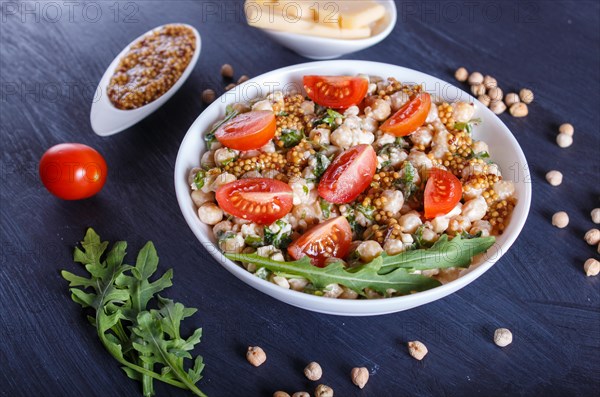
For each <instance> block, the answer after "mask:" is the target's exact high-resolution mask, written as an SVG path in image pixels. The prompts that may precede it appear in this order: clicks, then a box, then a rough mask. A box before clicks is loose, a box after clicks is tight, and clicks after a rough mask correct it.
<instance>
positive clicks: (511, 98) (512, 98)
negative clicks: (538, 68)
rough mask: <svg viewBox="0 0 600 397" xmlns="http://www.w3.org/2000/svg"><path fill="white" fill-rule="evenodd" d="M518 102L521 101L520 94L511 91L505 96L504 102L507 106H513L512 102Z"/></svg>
mask: <svg viewBox="0 0 600 397" xmlns="http://www.w3.org/2000/svg"><path fill="white" fill-rule="evenodd" d="M517 102H521V100H520V99H519V94H515V93H514V92H509V93H508V94H506V96H505V97H504V103H505V104H506V106H511V105H512V104H514V103H517Z"/></svg>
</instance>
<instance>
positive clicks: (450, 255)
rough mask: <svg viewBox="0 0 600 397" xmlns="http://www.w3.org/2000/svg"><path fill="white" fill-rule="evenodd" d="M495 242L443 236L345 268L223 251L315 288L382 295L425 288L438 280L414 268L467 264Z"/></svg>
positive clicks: (487, 239) (302, 260) (437, 283)
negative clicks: (429, 244) (336, 286)
mask: <svg viewBox="0 0 600 397" xmlns="http://www.w3.org/2000/svg"><path fill="white" fill-rule="evenodd" d="M495 241H496V239H495V238H494V237H478V238H473V239H462V238H461V236H456V237H454V238H453V239H452V240H448V236H447V235H442V236H441V237H440V238H439V240H438V241H436V243H435V244H434V245H433V246H432V247H431V248H429V249H417V250H412V251H405V252H402V253H400V254H397V255H387V254H385V253H383V254H382V255H381V256H379V257H377V258H375V259H374V260H373V261H371V262H369V263H367V264H364V265H360V266H358V267H354V268H350V269H346V268H344V265H343V264H342V262H340V261H338V262H333V263H331V264H330V265H328V266H326V267H324V268H318V267H315V266H313V265H311V262H310V258H308V257H304V258H302V259H300V260H297V261H293V262H278V261H273V260H270V259H268V258H264V257H261V256H258V255H256V254H225V256H226V257H227V258H229V259H231V260H236V261H242V262H249V263H254V264H255V265H257V266H261V267H263V268H265V269H267V270H270V271H272V272H273V273H275V274H278V275H282V276H284V277H292V276H293V277H303V278H306V279H307V280H309V281H310V282H311V283H312V284H313V285H314V286H315V288H316V289H323V288H325V287H326V286H327V285H329V284H333V283H337V284H341V285H343V286H345V287H348V288H350V289H352V290H354V291H356V292H357V293H359V294H362V295H364V289H365V288H371V289H373V290H375V291H377V292H379V293H382V294H385V293H386V291H387V290H388V289H390V288H391V289H394V290H396V291H397V292H398V293H400V294H409V293H411V292H413V291H424V290H426V289H430V288H434V287H436V286H438V285H440V283H439V282H438V281H437V280H435V279H432V278H429V277H425V276H421V275H419V274H412V273H411V272H413V271H415V270H430V269H440V268H448V267H468V266H469V264H470V263H471V259H472V258H473V256H475V255H477V254H480V253H482V252H485V251H487V250H488V249H489V248H490V247H491V246H492V245H493V244H494V242H495Z"/></svg>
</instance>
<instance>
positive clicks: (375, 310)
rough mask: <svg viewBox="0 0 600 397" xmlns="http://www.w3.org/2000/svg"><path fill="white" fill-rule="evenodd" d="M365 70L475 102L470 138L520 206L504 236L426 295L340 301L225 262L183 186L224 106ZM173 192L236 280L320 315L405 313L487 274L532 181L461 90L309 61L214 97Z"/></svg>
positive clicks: (508, 141)
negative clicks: (509, 184) (481, 146)
mask: <svg viewBox="0 0 600 397" xmlns="http://www.w3.org/2000/svg"><path fill="white" fill-rule="evenodd" d="M364 72H368V73H369V74H371V75H379V76H382V77H395V78H397V79H398V80H400V81H402V82H410V83H420V84H423V85H424V87H425V89H426V90H427V91H428V92H430V93H432V94H436V95H438V96H440V97H442V98H444V99H446V100H448V101H456V100H459V99H460V100H467V99H469V100H472V101H474V102H475V106H476V112H475V117H479V118H481V120H482V124H481V125H479V126H476V127H475V128H474V132H473V135H474V137H475V138H476V139H481V140H484V141H485V142H487V143H488V144H489V147H490V151H491V156H492V159H493V160H494V161H495V162H496V163H497V164H498V165H499V167H500V169H501V171H502V174H503V175H504V177H505V178H506V179H508V180H512V181H513V182H515V188H516V196H517V199H518V202H517V205H516V206H515V209H514V212H513V215H512V218H511V220H510V223H509V224H508V226H507V228H506V230H505V232H504V234H503V235H502V236H499V237H497V240H496V244H495V245H494V246H493V247H492V248H491V249H490V250H489V251H488V252H487V253H486V254H484V255H481V256H480V257H478V258H476V259H475V260H474V262H473V264H472V265H471V267H470V268H469V270H468V271H467V272H466V274H464V275H463V276H461V277H459V278H458V279H456V280H454V281H452V282H449V283H447V284H444V285H442V286H439V287H437V288H434V289H431V290H428V291H423V292H419V293H415V294H412V295H407V296H402V297H395V298H388V299H376V300H342V299H331V298H324V297H318V296H313V295H309V294H305V293H301V292H296V291H293V290H288V289H284V288H282V287H279V286H277V285H275V284H273V283H270V282H267V281H264V280H262V279H260V278H258V277H256V276H254V275H252V274H251V273H249V272H247V271H246V270H245V269H243V268H242V267H241V266H239V265H237V264H235V263H234V262H232V261H230V260H228V259H226V258H225V257H224V256H223V255H222V254H221V252H220V251H219V249H218V247H217V246H216V245H215V238H214V236H213V233H212V230H211V227H210V226H207V225H205V224H203V223H202V222H200V220H199V219H198V216H197V212H196V208H195V207H194V203H193V202H192V200H191V198H190V187H189V186H188V184H187V176H188V173H189V171H190V170H191V169H192V168H193V167H196V166H198V164H199V162H200V156H201V154H203V153H204V152H205V150H206V148H205V144H204V139H203V137H204V134H205V133H206V131H207V130H209V129H210V126H211V125H212V124H213V123H215V122H216V121H217V120H219V119H221V118H222V117H223V116H224V114H225V107H226V105H227V104H231V103H235V102H238V101H241V100H247V99H250V98H253V97H256V96H257V95H259V94H262V95H265V94H267V93H268V92H270V91H271V90H277V89H289V88H294V87H296V88H299V87H300V82H301V81H302V76H303V75H307V74H326V75H355V74H359V73H364ZM175 191H176V194H177V201H178V202H179V206H180V208H181V211H182V213H183V216H184V218H185V220H186V222H187V223H188V225H189V227H190V228H191V229H192V231H193V232H194V234H195V235H196V237H197V238H198V240H199V241H200V243H201V244H202V245H203V246H204V247H205V249H206V250H207V251H208V252H209V253H210V254H211V255H212V256H213V257H214V258H215V259H216V260H217V261H218V262H219V263H220V264H221V265H222V266H223V267H225V268H226V269H227V270H228V271H230V272H231V273H232V274H233V275H235V276H236V277H237V278H239V279H240V280H242V281H243V282H245V283H247V284H249V285H251V286H252V287H254V288H256V289H258V290H259V291H262V292H264V293H266V294H268V295H270V296H272V297H274V298H275V299H279V300H280V301H283V302H286V303H289V304H291V305H294V306H297V307H301V308H304V309H308V310H312V311H316V312H321V313H327V314H337V315H347V316H368V315H376V314H385V313H393V312H398V311H402V310H407V309H410V308H413V307H416V306H420V305H423V304H425V303H429V302H432V301H435V300H437V299H440V298H443V297H444V296H446V295H449V294H451V293H453V292H455V291H457V290H459V289H461V288H463V287H464V286H466V285H467V284H469V283H471V282H472V281H473V280H475V279H476V278H477V277H479V276H481V275H482V274H483V273H485V272H486V271H487V270H488V269H489V268H490V267H492V265H494V263H496V261H498V259H500V257H501V256H502V255H503V254H505V253H506V252H507V251H508V249H509V248H510V246H511V245H512V244H513V242H514V241H515V239H516V238H517V236H518V235H519V233H520V232H521V229H522V228H523V225H524V224H525V220H526V218H527V215H528V213H529V206H530V203H531V180H530V174H529V168H528V166H527V162H526V159H525V156H524V154H523V151H522V150H521V148H520V146H519V144H518V143H517V140H516V139H515V137H514V136H513V135H512V134H511V132H510V131H509V130H508V128H507V127H506V125H504V123H503V122H502V121H501V120H500V119H499V118H498V117H497V116H496V115H494V114H493V113H492V112H491V111H490V110H489V109H487V108H486V107H485V106H483V105H482V104H481V103H479V102H478V101H477V100H476V99H474V98H473V97H471V96H470V95H469V94H467V93H465V92H464V91H462V90H460V89H458V88H456V87H454V86H452V85H451V84H449V83H446V82H444V81H442V80H440V79H438V78H435V77H432V76H429V75H427V74H424V73H421V72H417V71H415V70H411V69H407V68H403V67H400V66H395V65H389V64H384V63H377V62H368V61H351V60H340V61H324V62H312V63H306V64H300V65H295V66H290V67H286V68H282V69H278V70H275V71H272V72H269V73H266V74H263V75H262V76H259V77H256V78H254V79H252V80H249V81H247V82H246V83H244V84H242V85H239V86H237V87H236V88H235V89H233V90H231V91H229V92H227V93H226V94H225V95H223V96H222V97H220V98H219V99H217V100H216V101H215V102H214V103H213V104H212V105H210V106H209V107H208V108H207V109H206V110H205V111H204V112H203V113H202V114H201V115H200V116H199V117H198V118H197V119H196V121H195V122H194V123H193V124H192V126H191V127H190V129H189V131H188V132H187V134H186V135H185V137H184V139H183V142H182V143H181V147H180V148H179V153H178V155H177V161H176V163H175ZM195 265H200V264H199V263H198V264H195ZM229 287H231V286H229Z"/></svg>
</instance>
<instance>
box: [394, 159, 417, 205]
mask: <svg viewBox="0 0 600 397" xmlns="http://www.w3.org/2000/svg"><path fill="white" fill-rule="evenodd" d="M416 174H417V170H416V168H415V167H414V166H413V165H412V164H411V162H410V161H405V162H404V164H403V165H402V176H401V177H400V179H398V180H397V181H396V186H397V187H398V188H400V190H401V191H402V194H403V195H404V200H408V199H410V197H411V196H412V195H413V194H414V193H415V192H416V191H417V190H418V189H419V187H418V186H417V184H416V183H415V179H416V178H415V176H416Z"/></svg>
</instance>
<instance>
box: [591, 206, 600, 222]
mask: <svg viewBox="0 0 600 397" xmlns="http://www.w3.org/2000/svg"><path fill="white" fill-rule="evenodd" d="M590 215H591V216H592V222H594V223H595V224H599V223H600V208H594V209H593V210H592V212H591V213H590Z"/></svg>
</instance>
